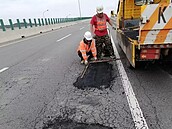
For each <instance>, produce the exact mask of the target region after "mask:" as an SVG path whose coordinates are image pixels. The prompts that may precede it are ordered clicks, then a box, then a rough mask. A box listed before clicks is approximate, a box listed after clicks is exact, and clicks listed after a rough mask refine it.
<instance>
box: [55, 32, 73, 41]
mask: <svg viewBox="0 0 172 129" xmlns="http://www.w3.org/2000/svg"><path fill="white" fill-rule="evenodd" d="M71 35H72V34H68V35H66V36H64V37H63V38H61V39H59V40H57V41H56V42H59V41H61V40H63V39H65V38H67V37H69V36H71Z"/></svg>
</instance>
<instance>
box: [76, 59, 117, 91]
mask: <svg viewBox="0 0 172 129" xmlns="http://www.w3.org/2000/svg"><path fill="white" fill-rule="evenodd" d="M114 78H115V74H114V69H113V64H111V63H108V62H103V63H102V62H101V63H93V64H90V65H89V67H88V68H87V70H86V72H85V74H84V76H83V77H82V78H81V76H80V77H78V78H77V80H76V82H75V83H74V84H73V85H74V86H75V87H77V88H79V89H83V90H84V89H87V88H97V89H103V88H109V87H110V86H111V81H112V80H114Z"/></svg>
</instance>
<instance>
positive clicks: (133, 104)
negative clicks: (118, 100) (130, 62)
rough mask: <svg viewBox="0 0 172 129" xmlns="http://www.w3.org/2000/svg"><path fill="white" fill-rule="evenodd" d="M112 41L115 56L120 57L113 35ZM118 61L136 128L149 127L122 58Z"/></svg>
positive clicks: (145, 128) (144, 128)
mask: <svg viewBox="0 0 172 129" xmlns="http://www.w3.org/2000/svg"><path fill="white" fill-rule="evenodd" d="M111 41H112V45H113V49H114V53H115V56H116V58H119V57H120V56H119V53H118V51H117V48H116V46H115V43H114V41H113V38H112V36H111ZM116 63H117V66H118V71H119V74H120V76H121V80H122V84H123V88H124V91H125V94H126V97H127V101H128V104H129V107H130V111H131V114H132V117H133V120H134V123H135V127H136V129H149V128H148V125H147V123H146V120H145V118H144V116H143V113H142V110H141V108H140V106H139V103H138V101H137V98H136V96H135V93H134V91H133V88H132V86H131V83H130V81H129V79H128V76H127V73H126V71H125V69H124V66H123V64H122V62H121V60H117V61H116Z"/></svg>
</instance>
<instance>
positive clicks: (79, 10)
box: [78, 0, 81, 18]
mask: <svg viewBox="0 0 172 129" xmlns="http://www.w3.org/2000/svg"><path fill="white" fill-rule="evenodd" d="M78 7H79V16H80V18H81V7H80V1H79V0H78Z"/></svg>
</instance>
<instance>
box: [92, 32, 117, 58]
mask: <svg viewBox="0 0 172 129" xmlns="http://www.w3.org/2000/svg"><path fill="white" fill-rule="evenodd" d="M95 43H96V48H97V57H98V58H100V57H101V54H102V53H104V52H105V50H106V51H107V52H108V55H114V51H113V47H112V43H111V39H110V37H109V35H108V34H107V35H104V36H97V35H96V36H95ZM103 44H104V45H105V46H104V49H103V47H102V46H103ZM104 54H105V53H104Z"/></svg>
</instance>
